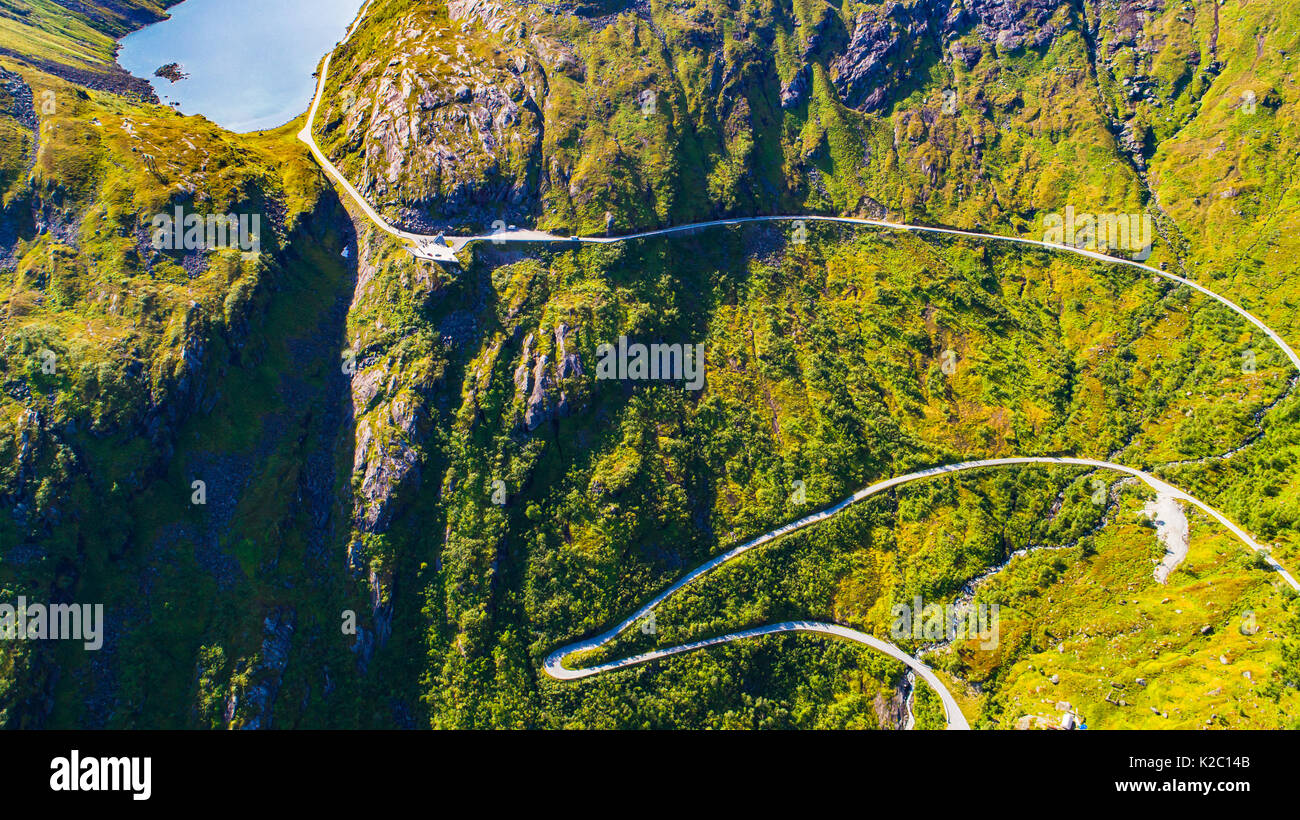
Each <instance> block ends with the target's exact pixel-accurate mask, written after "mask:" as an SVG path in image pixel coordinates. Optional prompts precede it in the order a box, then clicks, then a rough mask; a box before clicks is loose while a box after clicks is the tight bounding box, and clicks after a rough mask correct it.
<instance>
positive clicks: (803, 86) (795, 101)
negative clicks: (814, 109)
mask: <svg viewBox="0 0 1300 820" xmlns="http://www.w3.org/2000/svg"><path fill="white" fill-rule="evenodd" d="M811 73H812V72H811V70H810V69H809V68H808V66H807V65H803V66H801V67H800V68H799V70H798V71H796V72H795V73H794V76H793V77H791V78H790V82H788V83H785V84H783V85H782V86H781V107H782V108H783V109H786V110H787V111H788V110H789V109H791V108H798V107H799V105H801V104H802V103H803V101H804V99H805V98H806V97H807V96H808V77H809V75H810V74H811Z"/></svg>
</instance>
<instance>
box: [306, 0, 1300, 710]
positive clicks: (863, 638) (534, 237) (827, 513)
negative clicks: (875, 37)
mask: <svg viewBox="0 0 1300 820" xmlns="http://www.w3.org/2000/svg"><path fill="white" fill-rule="evenodd" d="M372 2H373V0H369V1H368V2H367V3H366V5H365V6H363V7H362V9H361V11H360V12H359V13H358V15H357V19H356V20H355V21H353V23H352V25H351V26H350V27H349V28H348V31H347V33H346V35H345V36H344V38H343V39H342V40H341V41H340V43H339V45H340V46H342V45H345V44H346V43H347V42H348V41H349V40H350V39H351V38H352V35H353V33H354V32H355V31H356V29H357V27H358V25H359V24H360V22H361V20H362V19H363V18H364V16H365V14H366V13H367V12H368V11H369V9H370V5H371V3H372ZM332 57H333V52H331V53H329V54H327V55H325V59H324V61H323V62H322V64H321V68H320V74H319V78H318V80H317V84H316V94H315V97H314V98H313V100H312V104H311V109H310V110H309V112H308V115H307V122H306V125H305V126H304V127H303V129H302V131H300V132H299V134H298V138H299V139H300V140H301V141H302V142H303V143H305V144H306V145H307V147H308V149H309V150H310V151H311V153H312V156H314V157H315V158H316V161H317V162H318V163H319V164H320V165H321V167H322V168H323V169H324V170H325V172H326V173H327V174H328V175H329V176H330V177H331V178H333V179H334V181H335V182H337V183H338V184H339V186H340V187H342V188H343V190H344V191H346V192H347V194H348V196H349V197H350V198H351V199H352V200H353V202H354V203H355V204H356V205H357V207H358V208H360V209H361V211H362V212H363V213H364V214H365V215H366V217H367V218H368V219H369V220H370V221H371V222H372V223H374V225H375V226H376V227H377V228H379V229H380V230H382V231H384V232H385V233H388V234H390V235H392V236H394V237H396V238H397V239H398V240H399V241H401V242H402V243H403V244H404V245H405V246H406V248H407V250H408V251H409V252H410V253H411V254H413V255H414V256H416V257H418V258H421V259H427V260H431V261H436V262H441V263H454V262H457V261H458V260H457V257H456V254H457V253H458V252H459V251H461V250H463V249H465V248H466V247H467V246H468V245H470V244H472V243H474V242H483V241H491V242H498V243H505V242H537V243H571V244H573V243H576V244H594V245H604V244H611V243H615V242H631V241H635V240H641V239H650V238H654V237H660V236H669V235H673V234H682V233H690V232H694V231H698V230H702V229H708V228H715V227H724V226H735V225H744V224H748V223H757V222H796V221H802V222H827V223H840V224H846V225H856V226H866V227H873V228H880V229H885V230H894V231H906V232H916V233H933V234H943V235H950V236H959V237H965V238H970V239H979V240H996V241H1001V242H1012V243H1016V244H1020V245H1027V246H1034V247H1039V248H1043V249H1046V250H1051V251H1063V252H1066V253H1072V254H1076V255H1078V256H1082V257H1085V258H1088V259H1092V260H1095V261H1099V262H1105V263H1111V264H1120V265H1126V266H1128V267H1132V268H1136V269H1138V270H1141V271H1144V272H1147V273H1150V274H1152V275H1155V276H1159V277H1162V278H1164V279H1167V280H1171V281H1173V282H1177V283H1179V284H1183V285H1187V286H1188V287H1190V288H1193V289H1194V290H1196V291H1199V292H1200V293H1202V294H1204V295H1206V296H1209V297H1210V298H1212V299H1214V300H1216V301H1218V302H1220V303H1222V304H1223V305H1226V306H1227V307H1228V308H1230V309H1231V310H1232V311H1233V312H1235V313H1237V314H1238V315H1239V316H1241V317H1242V318H1244V319H1246V321H1248V322H1249V323H1250V324H1252V325H1254V326H1255V327H1256V328H1258V329H1259V330H1260V331H1262V332H1263V333H1264V334H1265V335H1266V336H1268V337H1269V339H1271V340H1272V341H1273V343H1274V344H1276V345H1277V346H1278V348H1279V349H1280V350H1281V351H1282V352H1283V353H1284V354H1285V355H1286V357H1287V358H1288V359H1289V360H1290V362H1291V364H1292V366H1293V367H1295V369H1296V370H1297V371H1300V356H1297V354H1296V352H1295V351H1294V350H1292V348H1291V346H1290V345H1288V344H1287V343H1286V341H1285V340H1284V339H1283V338H1282V337H1281V336H1280V335H1279V334H1278V333H1276V332H1275V331H1274V330H1273V329H1272V328H1270V327H1269V326H1268V325H1266V324H1264V323H1263V322H1262V321H1261V320H1260V319H1258V318H1257V317H1255V316H1254V315H1253V314H1251V313H1250V312H1249V311H1247V310H1246V309H1245V308H1242V307H1241V306H1240V305H1238V304H1236V303H1235V302H1232V301H1231V300H1229V299H1227V298H1225V297H1223V296H1220V295H1219V294H1217V293H1215V292H1214V291H1212V290H1210V289H1208V288H1206V287H1203V286H1202V285H1199V284H1197V283H1196V282H1193V281H1191V280H1190V279H1186V278H1184V277H1181V276H1177V275H1175V274H1172V273H1169V272H1167V271H1163V270H1160V269H1158V268H1155V267H1152V266H1150V265H1145V264H1142V263H1140V262H1136V261H1133V260H1130V259H1124V258H1119V257H1113V256H1110V255H1108V254H1104V253H1101V252H1098V251H1093V250H1088V249H1086V248H1079V247H1074V246H1071V245H1063V244H1057V243H1051V242H1044V241H1039V240H1034V239H1024V238H1021V237H1015V236H1003V235H999V234H988V233H980V232H978V231H967V230H961V229H957V228H945V227H933V226H926V225H910V224H905V223H898V222H888V221H884V220H877V219H859V218H854V217H838V216H820V215H792V216H754V217H740V218H736V219H719V220H713V221H709V222H699V223H693V224H688V225H678V226H674V227H670V228H661V229H657V230H651V231H642V232H640V233H634V234H629V235H625V236H602V237H591V236H569V237H564V236H557V235H553V234H549V233H546V232H543V231H534V230H507V231H499V232H496V233H493V234H488V235H476V236H464V237H444V236H442V235H438V236H431V235H427V234H417V233H411V232H409V231H404V230H401V229H400V228H398V227H396V226H394V225H392V224H391V223H390V222H388V220H387V219H385V218H384V217H383V216H382V215H381V214H380V213H379V212H378V211H377V210H375V208H374V207H372V206H371V205H370V203H369V202H367V201H366V199H365V197H363V196H362V195H361V193H360V192H359V191H358V190H357V189H356V188H355V187H353V185H352V183H351V182H349V181H348V179H347V177H346V176H344V175H343V173H342V172H341V171H340V170H339V169H338V168H337V167H336V166H335V165H334V163H333V162H332V161H330V159H329V158H328V157H327V156H325V154H324V152H323V151H321V149H320V147H319V146H318V145H317V144H316V138H315V135H314V133H313V128H314V124H315V121H316V114H317V112H318V110H319V109H320V105H321V100H322V98H323V97H324V93H325V86H326V84H327V82H328V78H329V68H330V61H331V59H332ZM1025 464H1063V465H1074V466H1080V467H1091V468H1096V469H1105V470H1113V471H1117V472H1121V473H1126V474H1128V475H1130V476H1133V477H1135V478H1137V479H1139V480H1141V481H1142V482H1144V483H1146V484H1147V485H1148V486H1150V487H1151V488H1152V489H1154V490H1155V491H1156V492H1158V493H1165V494H1168V495H1170V496H1173V497H1174V498H1177V499H1178V500H1180V501H1183V502H1186V503H1189V504H1192V505H1194V506H1196V507H1198V508H1199V509H1201V510H1202V511H1203V512H1205V513H1206V514H1207V515H1209V516H1210V517H1212V518H1214V519H1215V520H1216V521H1218V522H1219V523H1220V524H1222V525H1223V526H1224V527H1225V528H1227V529H1228V530H1229V531H1230V532H1232V533H1233V534H1234V535H1235V536H1237V537H1238V538H1239V539H1241V541H1242V542H1243V543H1245V544H1246V545H1247V546H1248V547H1250V548H1251V549H1253V550H1256V551H1258V552H1260V553H1261V554H1262V555H1263V556H1264V559H1265V560H1266V561H1267V562H1268V564H1269V565H1270V567H1272V569H1273V571H1275V572H1277V573H1278V574H1279V575H1280V577H1281V578H1282V579H1283V580H1285V581H1286V583H1287V584H1289V585H1290V586H1291V587H1292V588H1293V589H1295V590H1297V591H1300V584H1298V583H1297V581H1296V579H1295V578H1294V577H1293V576H1292V575H1291V574H1290V573H1289V572H1287V571H1286V570H1285V569H1283V568H1282V566H1281V565H1280V564H1278V563H1277V561H1276V560H1275V559H1274V558H1273V557H1272V555H1271V554H1270V553H1269V551H1268V549H1267V548H1265V547H1262V546H1260V545H1259V544H1257V543H1256V542H1255V540H1254V539H1253V538H1251V536H1250V535H1249V534H1248V533H1246V532H1245V530H1243V529H1241V528H1240V527H1238V526H1237V525H1236V524H1234V523H1233V522H1231V521H1230V520H1228V519H1227V518H1226V517H1225V516H1224V515H1222V514H1221V513H1219V512H1218V511H1217V510H1215V509H1213V508H1212V507H1210V506H1209V505H1207V504H1205V503H1203V502H1201V501H1200V500H1198V499H1196V498H1194V497H1192V496H1191V495H1189V494H1188V493H1186V492H1183V491H1182V490H1179V489H1177V488H1176V487H1173V486H1171V485H1169V484H1167V483H1165V482H1164V481H1161V480H1160V479H1158V478H1156V477H1155V476H1153V475H1150V474H1149V473H1145V472H1143V471H1141V470H1136V469H1134V468H1132V467H1125V466H1123V465H1121V464H1114V463H1111V462H1105V461H1098V460H1095V459H1087V458H1067V457H1048V456H1042V457H1033V456H1027V457H1016V458H995V459H982V460H977V461H967V462H962V463H959V464H951V465H946V466H941V467H933V468H930V469H928V470H921V471H918V472H914V473H908V474H907V475H902V476H897V477H895V478H890V479H886V480H884V481H880V482H877V483H875V484H872V485H871V486H869V487H866V488H864V489H862V490H859V491H857V492H856V493H854V494H853V495H852V496H850V497H849V498H846V499H845V500H843V501H841V502H839V503H838V504H836V505H834V506H832V507H828V508H826V509H824V510H822V511H820V512H817V513H813V514H812V515H809V516H806V517H804V518H801V519H799V520H797V521H794V522H791V523H789V524H786V525H784V526H782V527H778V528H776V529H774V530H771V531H769V532H766V533H764V534H762V535H760V536H758V537H757V538H754V539H753V540H751V541H749V542H747V543H745V544H742V545H740V546H738V547H735V548H733V549H732V550H730V551H728V552H725V553H723V554H721V555H718V556H716V557H714V558H712V559H710V560H708V561H706V562H705V563H703V564H701V565H700V566H699V567H696V568H695V569H694V570H692V571H691V572H689V573H687V574H686V575H685V576H683V577H682V578H681V579H680V580H678V581H677V582H676V583H675V584H673V585H672V586H670V587H669V588H668V589H666V590H664V591H663V592H662V593H660V594H659V595H657V596H656V597H655V598H653V599H652V600H651V601H650V602H649V603H647V604H645V605H644V606H642V607H641V608H640V609H638V610H637V611H636V612H634V613H632V614H631V615H630V616H628V617H627V619H625V620H624V621H623V622H621V623H620V624H618V625H617V626H615V627H614V628H612V629H610V630H608V631H606V632H604V633H601V634H599V635H596V636H595V637H592V638H587V639H584V640H582V641H578V642H576V643H572V644H569V645H568V646H564V647H561V648H559V649H557V650H555V651H554V652H552V653H551V654H550V655H549V656H547V658H546V660H545V662H544V664H543V667H544V669H545V671H546V673H547V674H548V675H550V676H551V677H552V678H555V679H557V680H577V679H580V678H586V677H591V676H593V675H599V674H602V673H604V672H610V671H613V670H616V669H623V668H627V667H630V666H635V665H638V664H642V663H647V662H649V661H653V660H657V659H660V658H665V657H669V656H671V655H677V654H681V653H684V652H693V651H696V650H699V649H704V648H707V647H710V646H717V645H719V644H724V643H730V642H732V641H739V640H746V639H749V638H755V637H760V636H764V635H776V634H784V633H790V632H804V633H812V634H820V635H829V636H832V637H836V638H841V639H844V640H849V641H854V642H856V643H860V644H863V645H865V646H869V647H871V648H873V649H876V650H877V651H880V652H883V653H885V654H887V655H889V656H891V657H893V658H896V659H897V660H899V661H901V662H903V663H904V664H906V665H907V666H908V667H909V668H911V669H912V670H913V671H915V672H916V674H918V675H920V676H921V677H922V678H923V679H924V680H925V681H926V682H927V683H928V684H929V685H930V686H931V687H932V688H933V689H934V690H935V692H937V693H938V695H939V697H940V700H941V701H942V703H943V709H944V715H945V719H946V721H947V726H948V728H949V729H969V728H970V724H969V723H968V721H967V720H966V717H965V715H963V714H962V712H961V709H960V707H959V706H958V705H957V701H956V699H955V698H954V697H953V695H952V693H951V692H950V691H949V690H948V689H947V687H946V686H944V684H943V682H942V681H941V680H940V679H939V678H938V677H937V676H936V675H935V674H934V672H933V670H931V669H930V667H928V666H926V665H925V664H924V663H922V662H921V661H920V660H918V659H916V658H914V657H912V656H910V655H908V654H907V653H905V652H903V651H902V650H901V649H899V648H898V647H896V646H894V645H893V644H890V643H888V642H886V641H882V640H880V639H879V638H876V637H874V636H872V635H868V634H866V633H864V632H859V631H857V630H854V629H849V628H848V627H844V626H840V625H838V624H828V623H820V622H816V621H786V622H783V623H777V624H770V625H767V626H760V627H754V628H751V629H746V630H742V631H739V632H733V633H730V634H726V635H720V636H716V637H712V638H706V639H703V640H699V641H694V642H691V643H686V644H681V645H679V646H674V647H670V648H666V649H656V650H653V651H650V652H646V653H643V654H640V655H635V656H632V657H628V658H623V659H621V660H616V661H610V662H607V663H603V664H598V665H595V666H590V667H585V668H581V669H571V668H569V667H567V666H565V665H564V660H565V658H567V657H569V656H570V655H573V654H576V653H580V652H587V651H591V650H594V649H598V648H600V647H602V646H605V645H606V644H608V643H609V642H610V641H612V640H613V639H614V638H616V637H617V636H618V635H620V634H622V633H623V632H625V631H626V630H628V629H629V628H630V627H632V626H633V625H634V624H635V623H636V622H638V621H640V620H641V619H642V618H644V617H645V616H646V615H648V614H649V613H650V612H651V611H652V610H653V609H654V608H655V607H656V606H658V605H660V604H662V603H663V602H664V601H666V600H667V599H669V598H670V597H672V596H673V595H675V594H676V593H677V592H679V591H680V590H681V589H683V588H684V587H686V586H687V585H689V584H691V583H693V582H694V581H696V580H698V579H699V578H701V577H703V576H704V575H707V574H708V573H710V572H712V571H713V570H715V569H717V568H718V567H720V566H722V565H723V564H726V563H728V562H730V561H733V560H735V559H736V558H738V557H740V556H741V555H743V554H745V553H746V552H749V551H750V550H752V549H754V548H756V547H759V546H762V545H764V544H767V543H770V542H772V541H775V540H777V539H779V538H781V537H783V536H785V535H789V534H790V533H793V532H796V531H798V530H801V529H803V528H805V527H809V526H812V525H814V524H817V523H819V522H821V521H825V520H826V519H828V518H831V517H832V516H834V515H836V514H838V513H840V512H842V511H844V510H845V509H847V508H848V507H850V506H852V505H853V504H856V503H858V502H859V501H862V500H864V499H866V498H870V497H871V496H874V495H876V494H878V493H881V492H883V491H885V490H888V489H891V488H893V487H897V486H899V485H902V484H906V483H908V482H912V481H917V480H920V479H925V478H931V477H934V476H939V475H945V474H950V473H956V472H962V471H966V470H975V469H980V468H987V467H1004V466H1013V465H1025Z"/></svg>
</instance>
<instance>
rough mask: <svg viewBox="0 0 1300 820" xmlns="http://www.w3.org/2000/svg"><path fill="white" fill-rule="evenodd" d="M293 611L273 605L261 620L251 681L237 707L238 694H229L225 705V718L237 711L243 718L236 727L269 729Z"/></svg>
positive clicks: (231, 717) (232, 717) (290, 639)
mask: <svg viewBox="0 0 1300 820" xmlns="http://www.w3.org/2000/svg"><path fill="white" fill-rule="evenodd" d="M296 621H297V613H296V612H295V611H294V610H293V609H292V608H287V607H286V608H277V609H275V610H274V611H272V612H271V614H269V615H267V616H266V618H265V619H264V620H263V621H262V633H263V638H262V653H261V659H260V661H259V662H258V664H257V665H256V667H254V670H253V684H252V685H251V686H250V687H249V689H248V691H247V692H246V693H245V695H244V701H243V708H242V709H240V708H239V707H240V704H239V698H238V695H236V694H234V693H232V694H231V700H230V703H229V704H228V705H227V708H226V714H227V715H228V717H227V720H229V721H231V722H232V723H233V722H234V721H235V720H237V719H238V718H237V716H238V715H240V714H241V713H243V714H246V715H247V719H246V720H245V721H244V722H243V723H242V724H241V725H239V726H238V727H237V728H240V729H270V728H272V726H271V719H272V709H273V707H274V706H275V696H276V695H277V694H278V693H279V691H280V683H281V681H283V680H284V669H285V667H286V666H288V665H289V649H290V648H291V647H292V644H293V630H294V624H295V622H296Z"/></svg>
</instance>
